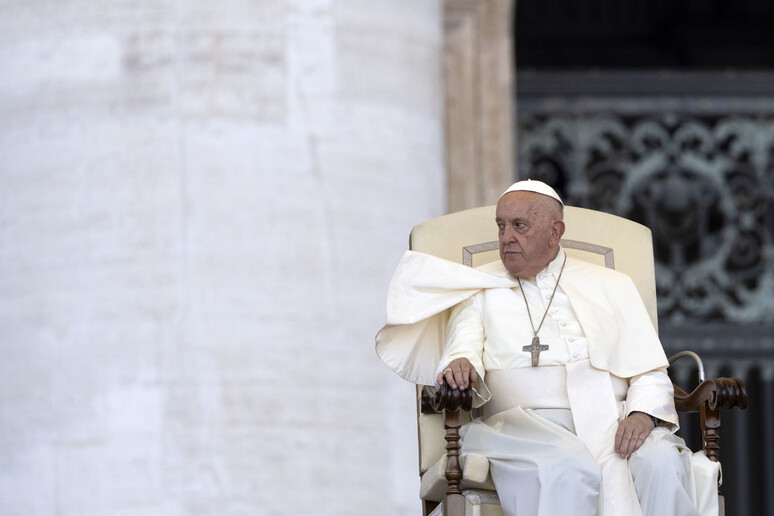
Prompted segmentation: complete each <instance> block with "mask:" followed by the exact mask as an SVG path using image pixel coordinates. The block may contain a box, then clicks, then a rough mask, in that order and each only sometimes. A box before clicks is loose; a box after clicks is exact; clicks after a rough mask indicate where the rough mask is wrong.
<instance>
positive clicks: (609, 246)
mask: <svg viewBox="0 0 774 516" xmlns="http://www.w3.org/2000/svg"><path fill="white" fill-rule="evenodd" d="M564 214H565V217H564V218H565V222H566V226H567V230H566V232H565V234H564V238H563V239H562V246H563V247H564V249H565V251H566V252H567V254H568V255H570V256H573V257H575V258H578V259H582V260H586V261H590V262H593V263H597V264H599V265H603V266H606V267H610V268H614V269H617V270H619V271H622V272H625V273H627V274H628V275H629V276H631V278H632V279H633V280H634V283H635V285H636V286H637V289H638V291H639V293H640V295H641V296H642V298H643V300H644V302H645V306H646V307H647V309H648V313H649V315H650V317H651V319H652V321H653V324H654V326H655V327H656V328H658V319H657V311H656V285H655V269H654V260H653V247H652V239H651V233H650V230H649V229H648V228H646V227H645V226H642V225H641V224H638V223H636V222H633V221H630V220H627V219H624V218H621V217H618V216H615V215H610V214H607V213H603V212H598V211H593V210H588V209H584V208H576V207H572V206H566V207H565V212H564ZM494 219H495V206H485V207H482V208H475V209H471V210H465V211H461V212H457V213H452V214H449V215H445V216H443V217H439V218H436V219H433V220H430V221H427V222H424V223H422V224H419V225H417V226H415V227H414V228H413V230H412V232H411V237H410V240H409V247H410V249H412V250H414V251H420V252H424V253H427V254H432V255H435V256H439V257H441V258H445V259H448V260H452V261H456V262H458V263H464V264H466V265H470V266H478V265H482V264H484V263H488V262H490V261H493V260H498V259H499V252H498V249H499V247H498V242H497V230H496V227H495V224H494ZM686 356H688V357H693V358H694V359H696V360H698V362H697V363H698V365H699V370H700V384H699V385H698V387H696V389H694V390H693V391H692V392H690V393H687V392H686V391H684V390H683V389H681V388H679V387H677V386H675V405H676V408H677V410H678V411H680V412H696V411H698V412H699V413H700V418H701V420H700V421H701V429H702V433H703V450H704V452H705V453H706V455H707V457H708V458H709V459H710V460H712V461H715V462H717V460H718V450H719V444H718V439H719V435H718V430H719V428H720V410H721V409H726V410H728V409H731V408H733V407H739V408H741V409H744V408H746V406H747V394H746V391H745V389H744V384H743V383H742V381H741V380H740V379H738V378H709V379H704V378H703V367H702V365H701V361H700V359H699V358H698V356H696V355H695V353H692V352H683V353H678V354H677V355H675V356H674V357H672V359H670V363H671V362H672V361H673V360H677V359H679V358H683V357H686ZM416 393H417V417H418V437H419V469H420V476H421V488H420V497H421V499H422V508H423V515H424V516H428V515H432V516H436V515H440V514H444V515H448V516H452V515H454V516H469V515H474V516H494V515H502V514H503V513H502V511H501V509H500V505H499V500H498V498H497V494H496V493H495V492H494V484H493V483H492V480H491V477H490V476H489V474H488V467H489V465H488V461H485V462H486V463H481V459H480V458H477V457H472V458H471V459H468V462H467V463H466V464H464V468H463V467H462V465H461V460H460V443H459V440H460V438H459V428H460V426H461V425H463V424H464V423H465V422H467V421H469V420H470V417H471V415H470V412H469V411H470V407H471V402H472V395H471V390H470V389H468V391H466V392H460V391H454V390H451V389H450V388H449V387H448V386H447V385H445V384H444V385H442V386H441V387H440V388H437V389H436V388H435V387H431V386H424V387H422V386H418V387H417V391H416ZM473 417H476V414H473ZM476 461H477V462H476ZM463 469H464V474H463ZM441 502H443V503H441ZM719 507H720V513H719V514H720V515H721V516H722V515H723V514H724V507H723V500H722V496H721V498H720V500H719Z"/></svg>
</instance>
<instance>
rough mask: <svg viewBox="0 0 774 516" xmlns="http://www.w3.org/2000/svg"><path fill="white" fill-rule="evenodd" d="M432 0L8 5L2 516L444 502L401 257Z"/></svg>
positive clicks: (1, 147)
mask: <svg viewBox="0 0 774 516" xmlns="http://www.w3.org/2000/svg"><path fill="white" fill-rule="evenodd" d="M441 11H442V9H441V5H440V2H439V1H433V0H422V1H416V0H338V1H334V0H262V1H260V2H254V1H248V0H226V1H217V2H216V1H213V0H190V1H187V2H181V1H172V0H141V1H127V0H116V1H113V2H109V3H103V2H91V1H86V0H62V1H60V2H46V1H43V0H25V1H20V0H12V1H9V2H4V3H3V4H2V6H0V41H2V44H0V114H1V115H0V116H2V122H0V514H3V515H5V516H17V515H18V516H33V515H59V516H70V515H78V516H84V515H107V514H110V515H143V516H145V515H173V516H177V515H189V514H190V515H197V516H203V515H237V514H238V515H256V514H258V515H262V514H265V515H285V514H287V515H291V514H315V515H341V514H364V513H366V512H367V513H368V514H372V515H394V514H409V513H412V512H418V511H419V501H418V498H417V491H418V477H417V476H416V472H417V470H416V430H415V421H414V409H415V407H414V403H413V387H412V386H410V385H409V384H407V383H405V382H403V381H402V380H400V379H398V377H397V376H395V375H394V374H393V373H392V372H390V371H389V370H388V369H387V368H386V367H385V366H383V365H382V364H381V362H379V360H378V358H377V357H376V355H375V353H374V351H373V336H374V334H375V332H376V331H377V330H378V328H379V327H380V326H381V324H382V323H383V320H384V315H385V314H384V306H385V296H386V290H387V286H388V283H389V279H390V275H391V273H392V270H393V267H394V266H395V264H396V263H397V261H398V259H399V257H400V255H401V253H402V252H403V250H404V249H405V248H406V245H407V241H408V232H409V230H410V229H411V227H412V225H414V224H416V223H418V222H419V221H422V220H425V219H427V218H431V217H434V216H438V215H440V214H442V213H443V211H444V199H445V198H446V194H445V188H446V184H445V178H444V172H443V125H442V124H443V88H442V81H441V52H442V33H441V32H442V12H441Z"/></svg>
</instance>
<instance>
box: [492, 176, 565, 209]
mask: <svg viewBox="0 0 774 516" xmlns="http://www.w3.org/2000/svg"><path fill="white" fill-rule="evenodd" d="M511 192H535V193H539V194H543V195H547V196H549V197H551V198H553V199H556V200H557V201H559V203H560V204H561V205H562V206H564V202H562V198H561V197H559V194H558V193H556V190H554V189H553V188H551V187H550V186H548V185H547V184H545V183H544V182H542V181H535V180H532V179H526V180H524V181H518V182H516V183H513V184H512V185H511V186H510V188H508V189H507V190H506V191H504V192H503V193H502V195H501V196H500V198H502V197H503V195H505V194H507V193H511Z"/></svg>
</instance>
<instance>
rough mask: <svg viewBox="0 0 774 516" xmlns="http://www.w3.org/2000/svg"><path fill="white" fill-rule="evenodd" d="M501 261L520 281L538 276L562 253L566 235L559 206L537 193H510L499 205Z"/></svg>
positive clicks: (497, 219)
mask: <svg viewBox="0 0 774 516" xmlns="http://www.w3.org/2000/svg"><path fill="white" fill-rule="evenodd" d="M495 220H496V222H497V227H498V230H499V236H500V259H501V260H502V262H503V265H505V268H506V269H508V272H510V273H511V274H513V275H514V276H517V277H520V278H526V277H529V276H535V275H536V274H537V273H538V272H540V271H541V270H543V269H544V268H545V267H546V266H547V265H548V264H549V263H550V262H551V260H553V259H554V258H556V254H557V253H558V252H559V248H558V245H559V240H561V238H562V234H563V233H564V222H562V220H561V214H560V211H559V205H558V203H557V202H556V201H555V200H554V199H551V198H550V197H547V196H545V195H542V194H539V193H535V192H523V191H519V192H510V193H507V194H505V195H504V196H503V197H502V198H501V199H500V202H498V203H497V217H496V219H495Z"/></svg>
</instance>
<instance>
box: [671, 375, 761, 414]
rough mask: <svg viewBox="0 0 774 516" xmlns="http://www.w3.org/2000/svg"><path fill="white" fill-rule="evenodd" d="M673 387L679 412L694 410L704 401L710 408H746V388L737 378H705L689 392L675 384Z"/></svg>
mask: <svg viewBox="0 0 774 516" xmlns="http://www.w3.org/2000/svg"><path fill="white" fill-rule="evenodd" d="M674 388H675V407H676V408H677V410H678V411H680V412H694V411H696V410H698V409H699V408H700V406H701V405H702V404H703V403H705V402H706V403H707V406H708V407H709V409H710V410H730V409H732V408H734V407H738V408H740V409H742V410H744V409H746V408H747V390H746V389H745V387H744V382H743V381H742V380H740V379H739V378H707V379H706V380H704V381H703V382H701V383H700V384H699V385H698V386H697V387H696V388H695V389H694V390H693V391H692V392H690V393H688V392H685V391H684V390H683V389H681V388H680V387H678V386H677V385H675V386H674Z"/></svg>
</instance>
